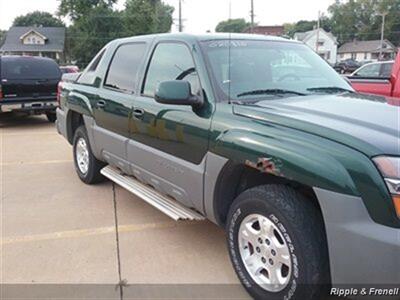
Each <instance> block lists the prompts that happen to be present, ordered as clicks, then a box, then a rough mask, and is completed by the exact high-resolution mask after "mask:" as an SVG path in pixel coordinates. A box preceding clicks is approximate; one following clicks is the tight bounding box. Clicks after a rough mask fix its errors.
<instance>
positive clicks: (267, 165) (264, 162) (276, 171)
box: [246, 157, 283, 176]
mask: <svg viewBox="0 0 400 300" xmlns="http://www.w3.org/2000/svg"><path fill="white" fill-rule="evenodd" d="M246 166H249V167H251V168H253V169H257V170H258V171H260V172H262V173H267V174H272V175H275V176H283V174H282V173H281V170H280V168H281V166H282V162H281V161H280V160H278V161H276V160H274V159H273V158H271V157H260V158H258V160H257V162H252V161H250V160H246Z"/></svg>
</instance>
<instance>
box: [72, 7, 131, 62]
mask: <svg viewBox="0 0 400 300" xmlns="http://www.w3.org/2000/svg"><path fill="white" fill-rule="evenodd" d="M123 32H124V27H123V23H122V18H121V13H120V12H118V11H114V10H113V9H112V8H109V7H107V6H105V5H101V6H97V7H94V8H92V9H91V10H90V11H89V12H88V13H87V15H85V17H82V18H79V19H77V20H76V21H75V22H74V24H73V25H72V26H70V27H69V28H68V30H67V40H66V46H67V49H68V53H67V55H68V56H69V57H70V59H71V60H73V61H76V62H77V64H78V65H79V66H80V67H84V66H86V65H87V64H88V63H89V62H90V61H91V60H92V58H93V57H94V56H95V55H96V53H97V52H98V51H99V50H100V49H101V48H103V47H104V46H105V45H106V44H107V43H108V42H110V41H112V40H114V39H116V38H119V37H122V35H123Z"/></svg>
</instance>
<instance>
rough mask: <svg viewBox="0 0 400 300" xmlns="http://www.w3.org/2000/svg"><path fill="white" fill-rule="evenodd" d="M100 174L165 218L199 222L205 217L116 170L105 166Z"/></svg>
mask: <svg viewBox="0 0 400 300" xmlns="http://www.w3.org/2000/svg"><path fill="white" fill-rule="evenodd" d="M100 172H101V174H103V175H104V176H105V177H107V178H108V179H110V180H111V181H113V182H115V183H116V184H118V185H119V186H121V187H123V188H124V189H126V190H128V191H129V192H131V193H132V194H134V195H136V196H138V197H139V198H141V199H143V200H144V201H146V202H147V203H149V204H150V205H152V206H154V207H155V208H157V209H159V210H160V211H161V212H163V213H165V214H166V215H167V216H169V217H171V218H172V219H174V220H175V221H178V220H197V221H200V220H204V219H205V217H204V216H202V215H201V214H199V213H198V212H196V211H194V210H192V209H190V208H187V207H185V206H183V205H182V204H180V203H178V202H177V201H175V200H173V199H171V198H168V197H166V196H163V195H161V194H160V193H158V192H157V191H155V190H154V189H152V188H150V187H148V186H146V185H144V184H143V183H141V182H139V181H138V180H136V179H135V178H133V177H130V176H128V175H124V174H123V173H121V171H119V170H118V169H117V168H114V167H111V166H107V167H105V168H103V169H102V170H101V171H100Z"/></svg>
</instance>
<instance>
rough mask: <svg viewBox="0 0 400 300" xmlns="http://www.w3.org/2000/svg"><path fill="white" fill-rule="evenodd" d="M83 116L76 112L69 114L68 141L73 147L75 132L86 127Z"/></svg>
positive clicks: (69, 112)
mask: <svg viewBox="0 0 400 300" xmlns="http://www.w3.org/2000/svg"><path fill="white" fill-rule="evenodd" d="M84 124H85V122H84V120H83V115H82V114H81V113H78V112H76V111H74V110H68V113H67V140H68V142H69V143H70V144H71V145H72V144H73V140H74V135H75V131H76V130H77V129H78V127H79V126H81V125H84Z"/></svg>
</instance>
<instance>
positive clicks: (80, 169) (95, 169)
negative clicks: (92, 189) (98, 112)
mask: <svg viewBox="0 0 400 300" xmlns="http://www.w3.org/2000/svg"><path fill="white" fill-rule="evenodd" d="M73 152H74V164H75V170H76V172H77V173H78V176H79V178H80V179H81V180H82V181H83V182H84V183H87V184H93V183H98V182H101V181H103V180H104V177H103V175H101V173H100V170H101V169H102V168H103V167H104V165H105V164H104V163H103V162H101V161H99V160H98V159H97V158H96V157H95V156H94V155H93V153H92V150H91V148H90V144H89V138H88V136H87V132H86V128H85V126H84V125H82V126H80V127H79V128H78V129H76V131H75V135H74V142H73Z"/></svg>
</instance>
